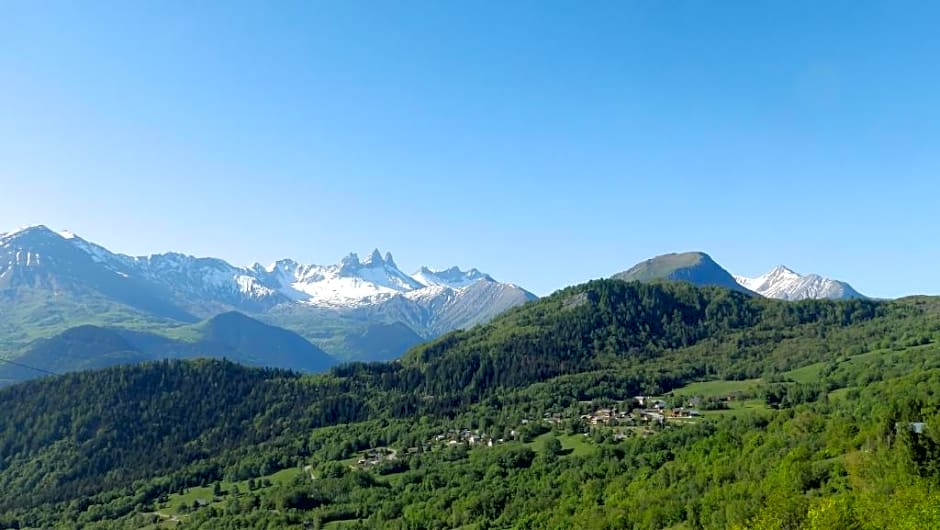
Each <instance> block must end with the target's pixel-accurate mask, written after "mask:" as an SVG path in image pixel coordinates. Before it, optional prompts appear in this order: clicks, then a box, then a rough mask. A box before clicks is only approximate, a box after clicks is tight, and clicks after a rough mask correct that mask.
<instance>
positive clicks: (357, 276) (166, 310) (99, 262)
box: [0, 225, 536, 359]
mask: <svg viewBox="0 0 940 530" xmlns="http://www.w3.org/2000/svg"><path fill="white" fill-rule="evenodd" d="M535 298H536V297H535V295H533V294H532V293H530V292H528V291H526V290H525V289H523V288H521V287H519V286H517V285H514V284H508V283H501V282H497V281H496V280H494V279H493V278H492V277H491V276H489V275H488V274H485V273H482V272H480V271H478V270H476V269H470V270H468V271H463V270H461V269H459V268H457V267H452V268H449V269H445V270H439V271H435V270H431V269H429V268H427V267H422V268H421V269H420V270H419V271H418V272H416V273H415V274H413V275H409V274H406V273H404V272H403V271H401V270H400V269H399V268H398V266H397V264H396V263H395V261H394V259H393V257H392V255H391V254H390V253H386V254H385V255H384V256H383V255H382V254H381V253H380V252H379V251H378V250H375V251H373V252H372V253H371V254H370V255H369V256H367V257H366V258H365V259H360V258H359V256H358V255H357V254H350V255H348V256H346V257H345V258H344V259H342V260H341V261H340V262H339V263H337V264H335V265H326V266H323V265H306V264H302V263H299V262H297V261H294V260H290V259H284V260H280V261H277V262H275V263H272V264H271V265H268V266H262V265H260V264H255V265H253V266H251V267H238V266H234V265H231V264H229V263H228V262H226V261H224V260H221V259H217V258H197V257H193V256H188V255H185V254H180V253H173V252H170V253H164V254H154V255H151V256H141V257H133V256H127V255H124V254H118V253H114V252H111V251H110V250H108V249H106V248H104V247H102V246H100V245H97V244H95V243H92V242H89V241H87V240H85V239H83V238H81V237H79V236H77V235H75V234H73V233H71V232H55V231H53V230H50V229H49V228H47V227H45V226H42V225H39V226H32V227H28V228H24V229H20V230H17V231H14V232H10V233H7V234H0V314H9V315H10V316H11V317H12V318H11V319H10V320H8V321H7V322H6V323H2V322H0V353H2V351H3V350H4V349H6V350H7V351H9V350H10V348H11V347H13V346H17V345H18V346H22V345H23V344H25V343H26V342H27V340H28V337H25V338H20V335H22V333H19V331H21V330H22V328H23V327H28V328H29V329H30V334H31V335H36V336H37V337H42V336H50V335H51V334H53V333H54V332H59V331H62V330H63V329H64V328H66V327H68V326H69V325H70V324H71V325H79V324H86V323H87V324H108V325H119V326H120V325H121V324H122V323H127V322H132V323H134V325H135V326H137V327H140V326H143V327H145V328H147V327H151V326H153V325H163V324H165V323H166V322H171V323H177V324H179V323H193V322H196V321H199V320H201V319H205V318H209V317H212V316H214V315H218V314H220V313H225V312H229V311H239V312H242V313H245V314H248V315H251V316H253V317H255V318H258V319H260V320H262V321H265V322H269V323H271V324H275V325H278V326H283V327H286V328H288V329H292V330H293V331H296V332H298V333H300V334H301V335H303V336H304V337H306V338H307V339H309V340H311V341H313V342H315V343H318V344H320V345H321V346H323V347H324V348H327V349H331V350H332V351H331V353H333V354H336V355H339V356H340V357H342V358H369V359H374V358H376V354H375V352H373V351H365V350H362V349H361V348H364V347H367V346H368V345H370V344H371V345H373V346H376V348H377V350H379V351H383V352H385V353H383V354H382V355H381V356H380V357H382V358H394V357H397V355H400V354H401V353H402V352H403V351H404V350H403V349H402V350H399V348H401V347H405V345H412V344H414V343H417V342H420V341H421V340H426V339H429V338H432V337H435V336H437V335H439V334H441V333H444V332H447V331H450V330H452V329H458V328H462V327H466V326H470V325H473V324H476V323H479V322H484V321H486V320H488V319H489V318H492V317H493V316H495V315H496V314H498V313H499V312H501V311H503V310H505V309H508V308H509V307H513V306H515V305H519V304H522V303H525V302H527V301H530V300H533V299H535ZM27 310H28V311H29V314H28V315H27V314H26V311H27ZM103 318H105V319H109V320H102V319H103ZM395 323H403V324H405V325H406V326H407V328H409V329H410V330H411V333H412V335H410V336H409V334H408V332H407V331H406V330H404V329H401V328H398V327H395V326H392V324H395ZM4 324H6V325H4ZM390 334H391V335H390ZM347 336H348V337H351V338H353V340H346V339H345V338H344V337H347ZM389 337H391V338H392V340H391V342H392V343H395V344H397V345H398V347H395V348H392V349H389V348H388V347H387V345H384V344H381V341H383V340H384V339H385V338H389ZM363 341H365V342H363Z"/></svg>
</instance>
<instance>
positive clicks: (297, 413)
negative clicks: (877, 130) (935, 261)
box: [0, 280, 940, 528]
mask: <svg viewBox="0 0 940 530" xmlns="http://www.w3.org/2000/svg"><path fill="white" fill-rule="evenodd" d="M938 307H940V303H938V301H937V300H936V299H928V298H922V299H910V300H902V301H897V302H875V301H864V300H853V301H846V302H828V301H807V302H799V303H786V302H779V301H773V300H764V299H758V298H755V297H750V296H747V295H744V294H741V293H737V292H732V291H727V290H723V289H720V288H706V289H698V288H695V287H693V286H690V285H686V284H655V285H645V284H639V283H625V282H621V281H616V280H603V281H596V282H590V283H588V284H585V285H581V286H578V287H572V288H569V289H565V290H563V291H560V292H558V293H556V294H554V295H552V296H551V297H548V298H546V299H544V300H540V301H537V302H534V303H530V304H527V305H526V306H523V307H521V308H518V309H515V310H512V311H510V312H508V313H506V314H505V315H503V316H501V317H500V318H498V319H496V320H495V321H493V322H492V323H490V324H488V325H485V326H480V327H477V328H474V329H472V330H468V331H461V332H455V333H452V334H450V335H447V336H445V337H442V338H440V339H438V340H436V341H434V342H432V343H429V344H427V345H423V346H420V347H418V348H415V349H414V350H412V351H411V352H410V353H409V354H408V355H407V356H406V357H405V358H404V359H403V360H402V361H400V362H396V363H389V364H382V363H374V364H349V365H343V366H340V367H336V368H334V369H333V370H331V372H330V373H327V374H322V375H316V376H299V375H297V374H293V373H290V372H284V371H277V370H259V369H249V368H245V367H242V366H239V365H235V364H233V363H229V362H224V361H198V362H184V361H174V362H160V363H149V364H144V365H141V366H134V367H117V368H111V369H107V370H103V371H99V372H88V373H78V374H70V375H67V376H61V377H51V378H45V379H41V380H37V381H33V382H28V383H25V384H20V385H15V386H12V387H10V388H5V389H2V390H0V492H2V493H0V527H3V526H12V527H30V526H33V527H46V526H52V525H54V524H57V523H62V522H77V523H76V524H79V525H80V526H81V525H83V524H89V523H92V522H94V521H102V522H106V521H115V520H118V519H121V518H124V517H130V516H131V515H133V514H134V513H138V514H140V513H145V512H147V513H149V512H151V511H153V510H155V509H156V504H159V503H160V502H162V501H160V499H162V498H165V497H166V496H167V495H169V494H173V493H174V492H180V491H185V490H187V489H188V488H193V487H197V486H200V485H206V484H211V483H213V482H216V481H219V480H221V479H223V478H226V479H229V480H246V479H248V478H252V477H261V476H262V475H266V474H268V473H271V472H272V471H276V470H278V469H284V468H292V467H296V466H303V465H307V464H309V465H313V466H315V467H317V468H318V469H320V467H322V465H325V464H326V463H327V462H331V461H337V460H342V459H347V458H349V457H350V456H351V455H353V454H354V452H355V451H356V450H359V449H363V448H368V447H377V446H380V445H395V446H397V447H398V448H399V450H401V449H404V448H407V447H411V446H415V447H422V446H423V444H424V443H425V440H427V439H429V438H430V436H431V433H432V432H433V430H434V429H446V428H448V426H449V427H451V428H454V427H456V426H457V425H456V424H455V422H460V423H459V424H460V425H476V426H477V428H478V429H484V428H485V429H486V430H489V431H497V432H506V433H508V432H510V430H514V427H518V425H519V422H520V421H521V420H522V419H523V418H526V417H529V418H531V417H541V416H542V414H543V413H545V414H547V413H549V412H550V411H564V410H569V411H575V410H577V409H578V408H579V407H584V406H588V405H585V403H595V402H597V403H602V402H605V400H606V402H611V401H612V400H616V401H622V400H624V399H625V398H631V397H632V396H634V395H638V394H641V393H665V392H668V391H670V390H674V389H678V390H681V387H683V385H686V384H687V383H690V382H692V381H698V380H724V381H729V380H731V381H733V380H742V379H749V378H758V377H760V378H763V381H765V382H766V383H768V384H771V386H768V387H766V388H764V389H763V390H761V392H762V394H761V395H762V396H767V399H768V402H772V403H774V404H775V406H784V407H790V406H794V405H796V404H799V403H801V402H806V401H814V400H816V399H817V398H818V396H819V395H820V392H822V393H823V394H824V393H825V392H826V391H831V390H833V389H837V388H848V387H852V386H855V385H857V384H858V381H860V380H863V379H864V378H867V380H868V381H869V382H871V381H877V380H880V379H881V378H884V377H889V376H890V377H902V376H906V375H908V374H909V372H910V366H918V367H919V368H920V369H927V368H932V367H933V365H932V364H931V362H932V361H929V359H931V358H929V357H917V360H916V361H914V360H912V361H910V362H911V363H912V364H907V363H908V361H907V360H906V359H908V357H902V358H899V359H897V360H895V365H894V367H893V368H892V367H890V366H888V365H885V366H883V367H882V368H881V369H879V372H878V373H876V372H874V371H873V370H871V369H867V368H866V369H864V370H862V368H860V366H862V367H867V366H869V365H868V364H865V365H858V364H852V363H849V362H848V361H847V360H853V359H856V358H858V359H862V358H864V359H866V362H869V361H871V362H874V361H875V360H878V359H880V357H878V358H874V360H873V358H872V357H871V355H872V354H874V353H878V352H879V351H882V350H884V351H888V352H890V351H901V352H904V351H907V349H908V348H915V349H916V348H919V347H921V346H922V345H928V346H929V345H931V344H932V343H933V341H935V340H936V339H937V338H938V330H940V325H938V322H940V319H938V315H940V311H938ZM917 351H920V350H917ZM879 355H880V354H879ZM919 355H920V354H919ZM846 363H848V364H846ZM813 366H818V367H825V370H824V371H822V372H820V373H824V374H825V377H826V378H827V379H826V381H828V382H825V383H824V382H823V381H822V379H820V381H819V382H816V383H813V384H814V385H815V386H805V385H804V386H792V383H788V382H787V381H789V380H788V379H787V377H788V376H787V375H786V374H787V373H788V371H789V370H792V369H796V368H800V367H813ZM843 366H845V367H847V368H845V369H843V368H841V367H843ZM850 368H851V369H850ZM892 370H893V371H892ZM860 378H861V379H860ZM773 385H777V386H773ZM820 385H822V386H820ZM781 396H782V397H781ZM631 399H632V398H631ZM576 416H577V415H576V414H575V417H576ZM908 416H910V414H909V415H908ZM894 417H899V416H894ZM481 418H483V419H481ZM882 420H883V421H888V420H887V419H884V418H882ZM762 421H763V420H762ZM781 421H783V420H781ZM866 421H872V420H871V418H869V420H866ZM334 425H335V426H341V427H337V429H335V430H334V429H331V428H330V426H334ZM705 425H708V424H707V423H706V424H703V428H704V429H705V430H695V431H691V430H690V431H683V432H687V433H689V436H692V434H691V433H697V434H694V436H692V438H683V440H686V441H691V440H693V439H696V437H699V436H711V435H712V434H715V432H714V431H713V430H710V429H711V428H705ZM765 425H766V424H765ZM572 428H576V427H572ZM445 432H446V430H445ZM507 436H508V435H507ZM670 436H671V435H670ZM736 436H737V435H736ZM668 439H669V438H668V437H664V438H660V437H654V438H653V439H651V441H650V442H649V443H650V444H653V445H650V446H647V445H646V444H647V442H644V441H642V440H640V439H638V440H637V441H635V442H630V443H631V444H634V446H631V447H633V448H632V449H630V450H631V451H639V452H640V453H643V452H644V451H647V450H651V451H660V450H662V448H659V449H656V447H658V446H656V444H660V443H666V442H663V440H668ZM657 440H658V441H657ZM677 443H680V442H677ZM681 443H686V442H681ZM853 443H854V442H853ZM858 443H862V441H859V442H858ZM735 447H736V446H735ZM507 450H508V449H507ZM667 450H668V449H667ZM676 450H678V446H677V448H676ZM496 454H501V453H494V455H496ZM657 454H658V453H657ZM671 454H673V455H674V454H675V453H671ZM523 456H524V455H523ZM608 456H609V455H608ZM517 457H520V455H519V454H516V455H515V456H513V457H512V458H517ZM673 457H674V456H672V457H668V458H667V460H668V459H671V458H673ZM415 458H417V457H415ZM427 458H430V459H431V460H429V461H428V463H427V465H429V466H432V467H431V468H430V469H436V468H434V467H433V466H436V465H438V464H435V463H434V462H436V460H434V458H437V457H434V456H433V455H430V454H429V455H428V456H427ZM442 458H443V457H442ZM447 458H451V457H447ZM454 458H458V459H459V458H462V457H459V455H458V456H454ZM494 458H495V457H494ZM507 458H509V457H507ZM618 458H619V457H618ZM643 458H646V457H643ZM656 458H666V457H664V456H663V455H660V456H657V457H656ZM418 461H419V460H416V461H415V462H418ZM523 461H526V460H525V458H523ZM528 461H531V459H529V460H528ZM452 462H453V461H452ZM566 462H572V464H571V465H574V463H573V462H574V461H570V460H566ZM353 463H355V462H353ZM416 465H418V464H416ZM441 465H444V464H441ZM454 465H456V464H454ZM334 471H335V469H334ZM654 471H655V469H651V470H647V473H653V472H654ZM331 473H333V471H331ZM505 473H509V474H502V475H499V476H498V477H497V476H494V477H491V478H490V480H492V481H502V480H509V479H511V478H512V477H515V476H516V475H513V474H512V473H510V472H509V471H506V472H505ZM513 473H514V472H513ZM339 474H340V475H343V473H341V472H340V473H339ZM481 477H482V475H481ZM412 478H413V479H414V480H418V481H419V482H420V481H421V480H423V479H420V478H418V477H412ZM350 480H352V479H350ZM355 480H356V481H357V482H355V483H350V484H345V483H344V484H345V485H344V486H342V487H340V486H339V485H337V486H336V487H337V488H340V489H342V488H345V489H347V490H350V491H353V490H356V491H358V490H357V488H372V487H373V486H370V485H369V484H372V483H371V482H369V481H370V480H373V479H368V480H367V479H366V478H364V477H359V478H356V479H355ZM429 480H430V479H429ZM434 480H439V479H434ZM440 480H445V482H446V480H450V479H449V478H447V479H443V478H442V479H440ZM513 480H515V479H513ZM520 480H521V479H520ZM728 480H731V478H730V477H729V478H728ZM363 481H365V482H363ZM494 483H495V482H494ZM320 484H324V485H325V484H327V483H326V482H323V483H320ZM297 487H298V488H299V487H301V486H297ZM303 487H307V486H303ZM324 487H325V486H324ZM375 487H378V486H375ZM382 487H385V486H382ZM388 487H391V486H388ZM423 487H431V486H429V485H427V484H426V485H424V486H423ZM663 487H664V488H665V486H663ZM530 489H531V488H530ZM433 490H434V488H431V490H427V491H433ZM279 491H280V490H279ZM337 491H339V490H337ZM369 491H371V492H372V493H376V492H378V491H379V490H369ZM383 491H385V490H383ZM389 491H391V490H389ZM527 491H528V490H527ZM532 491H535V490H532ZM663 491H664V492H665V491H666V490H665V489H663ZM291 492H293V493H291ZM281 493H283V494H284V495H288V494H290V495H293V494H294V493H296V491H295V490H289V491H286V490H285V491H282V492H281ZM281 493H278V494H277V495H280V494H281ZM273 494H274V493H272V495H273ZM546 494H547V493H546ZM370 495H371V493H370ZM400 495H404V492H401V493H400ZM519 495H523V494H522V493H519ZM279 498H280V497H279ZM292 498H293V497H292ZM301 498H306V497H301ZM344 498H346V499H347V500H346V501H343V502H348V503H352V502H353V501H352V500H350V499H349V498H348V497H344ZM521 498H522V499H525V498H527V497H525V496H524V495H523V497H521ZM331 499H332V500H329V501H327V500H325V498H324V499H320V500H316V501H313V500H309V499H308V501H297V502H294V501H291V502H287V501H284V502H281V501H278V502H281V504H280V505H279V506H280V507H281V510H280V511H278V512H277V513H280V514H282V515H283V516H284V517H287V515H284V514H288V513H293V512H289V511H284V510H285V509H287V508H290V509H297V510H301V511H303V510H310V509H314V508H317V509H319V507H321V506H323V507H329V506H334V504H335V503H340V500H338V499H339V497H337V498H332V497H331ZM295 500H296V499H295ZM282 501H283V499H282ZM376 502H377V503H378V501H376ZM383 502H384V501H383ZM507 502H508V500H507V499H503V500H502V501H501V503H500V504H499V506H503V508H500V510H502V509H506V508H505V506H506V503H507ZM520 502H522V501H520ZM690 502H691V501H690ZM755 502H756V501H755ZM324 503H325V504H324ZM380 504H381V503H378V504H376V506H379V505H380ZM335 506H339V504H335ZM269 508H272V509H273V507H270V506H269ZM759 508H760V506H759V505H755V506H754V507H752V508H750V511H748V510H745V511H743V512H742V513H741V514H740V516H736V517H738V519H735V520H743V519H741V518H746V517H747V516H748V515H749V514H753V513H756V512H757V511H759ZM246 509H247V508H246ZM255 509H257V510H260V511H259V513H261V514H262V515H258V517H261V518H262V519H264V518H265V517H267V516H264V515H263V513H268V512H266V511H265V510H264V509H262V508H261V507H255V508H251V509H247V510H248V511H252V510H255ZM324 509H325V508H324ZM331 509H332V508H331ZM337 509H338V508H337ZM377 509H378V508H376V510H377ZM402 509H403V507H402V506H401V505H399V506H398V508H397V509H392V510H391V511H389V512H387V513H385V512H383V513H384V515H382V516H381V519H382V521H386V522H388V521H391V520H395V519H396V518H401V517H404V515H403V512H402ZM494 509H495V508H494ZM518 509H523V508H518ZM344 510H345V508H344ZM363 510H365V511H361V510H360V511H361V513H360V512H357V511H355V510H354V511H353V512H352V514H350V513H349V512H346V511H344V512H342V513H343V515H338V512H337V513H334V512H329V510H327V511H328V512H329V513H333V515H331V516H330V517H334V518H342V517H351V518H353V519H368V518H369V517H373V516H375V517H379V516H378V515H377V512H375V513H373V512H372V511H370V509H365V508H363ZM396 510H397V511H396ZM500 510H497V511H496V512H493V511H492V510H489V511H486V514H487V515H486V516H485V519H486V520H488V521H491V522H492V521H495V520H496V519H498V518H499V517H500V513H502V512H501V511H500ZM206 513H210V512H206ZM252 513H254V512H252ZM318 513H319V512H318ZM324 513H326V512H324ZM396 513H397V514H398V515H396ZM422 513H424V515H422V516H421V517H428V518H430V519H427V520H425V519H422V520H425V522H426V523H427V521H431V520H435V521H438V520H439V519H438V518H439V517H444V515H443V514H446V513H448V510H447V509H446V508H444V507H441V508H440V509H439V510H437V511H434V512H427V513H425V512H422ZM480 513H483V512H480ZM572 513H573V512H572ZM517 515H519V514H517ZM291 517H293V516H291ZM297 517H298V519H290V520H287V519H285V520H284V522H285V524H287V523H289V522H290V521H294V522H295V523H298V524H299V522H300V521H301V520H302V519H303V517H302V516H297ZM467 517H470V519H471V520H474V519H473V517H477V518H478V519H476V520H478V522H479V521H482V520H483V519H480V518H481V517H483V515H480V514H477V515H475V516H472V517H471V516H470V515H468V516H467ZM376 521H378V519H376ZM440 521H443V519H440ZM725 522H728V521H725ZM122 524H123V523H122ZM291 524H293V523H291ZM455 524H456V523H454V522H449V523H447V522H440V523H439V524H438V523H435V525H430V523H427V524H424V523H422V524H418V525H417V526H418V527H429V526H437V527H442V528H443V527H453V525H455ZM128 525H132V523H129V522H128ZM288 526H289V525H288ZM382 526H385V525H384V523H383V524H378V527H382ZM412 526H414V525H412ZM563 526H564V525H563ZM105 527H108V526H107V525H106V526H105ZM128 527H131V526H128ZM209 527H212V526H209ZM298 527H299V526H298ZM533 527H541V526H540V525H533ZM641 527H644V528H645V527H649V528H655V527H657V526H655V525H653V526H641ZM693 527H694V526H693Z"/></svg>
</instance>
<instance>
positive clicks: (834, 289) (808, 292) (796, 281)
mask: <svg viewBox="0 0 940 530" xmlns="http://www.w3.org/2000/svg"><path fill="white" fill-rule="evenodd" d="M734 279H735V281H737V282H738V283H739V284H740V285H742V286H743V287H746V288H747V289H749V290H751V291H754V292H755V293H757V294H760V295H762V296H766V297H768V298H778V299H780V300H806V299H814V298H830V299H849V298H865V296H863V295H862V294H861V293H859V292H858V291H856V290H855V289H853V288H852V286H851V285H849V284H848V283H845V282H842V281H838V280H833V279H831V278H824V277H822V276H820V275H818V274H805V275H804V274H799V273H797V272H794V271H793V270H791V269H789V268H787V267H785V266H783V265H779V266H777V267H774V268H773V269H772V270H770V271H769V272H767V273H765V274H761V275H760V276H758V277H756V278H747V277H745V276H735V277H734Z"/></svg>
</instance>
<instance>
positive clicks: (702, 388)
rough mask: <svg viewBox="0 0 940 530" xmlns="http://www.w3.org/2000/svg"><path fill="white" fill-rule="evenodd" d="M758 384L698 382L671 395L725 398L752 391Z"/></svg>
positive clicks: (743, 381)
mask: <svg viewBox="0 0 940 530" xmlns="http://www.w3.org/2000/svg"><path fill="white" fill-rule="evenodd" d="M760 382H761V380H760V379H744V380H741V381H729V380H723V379H719V380H716V381H698V382H695V383H689V384H687V385H685V386H684V387H682V388H677V389H675V390H673V391H672V393H673V394H675V395H682V396H701V397H703V398H709V397H718V396H727V395H729V394H734V393H735V392H747V391H749V390H753V389H754V387H756V386H757V385H758V384H759V383H760Z"/></svg>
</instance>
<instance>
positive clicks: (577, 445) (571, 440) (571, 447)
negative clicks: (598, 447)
mask: <svg viewBox="0 0 940 530" xmlns="http://www.w3.org/2000/svg"><path fill="white" fill-rule="evenodd" d="M551 436H554V437H556V438H558V441H559V442H561V447H562V449H564V450H565V452H566V453H567V455H568V456H584V455H588V454H590V453H592V452H593V451H594V442H592V441H591V438H590V437H589V436H585V435H584V434H553V433H550V432H547V433H545V434H541V435H539V436H537V437H536V438H535V439H534V440H532V441H531V442H527V443H525V444H524V445H527V446H529V447H531V448H532V449H533V450H534V451H537V452H542V450H543V448H544V447H545V440H546V439H547V438H549V437H551Z"/></svg>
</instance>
